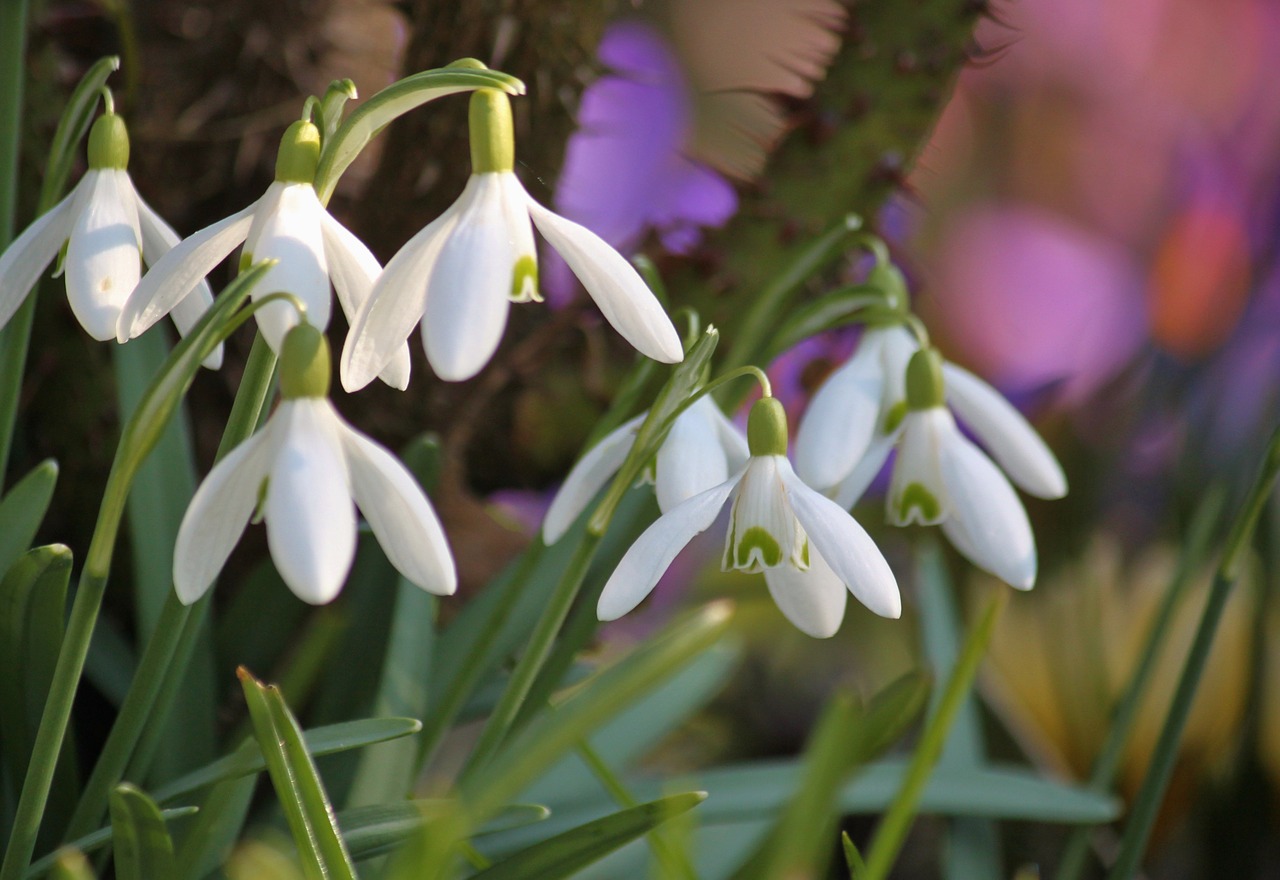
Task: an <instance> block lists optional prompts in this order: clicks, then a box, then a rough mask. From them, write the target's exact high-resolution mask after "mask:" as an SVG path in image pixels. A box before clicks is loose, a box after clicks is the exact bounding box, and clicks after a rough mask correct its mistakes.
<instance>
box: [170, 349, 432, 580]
mask: <svg viewBox="0 0 1280 880" xmlns="http://www.w3.org/2000/svg"><path fill="white" fill-rule="evenodd" d="M280 360H281V362H280V390H281V397H282V400H281V402H280V405H279V407H277V409H276V411H275V412H274V413H273V414H272V416H271V418H270V419H268V421H267V423H266V425H265V426H263V428H262V430H261V431H259V432H258V433H257V434H255V435H253V436H252V437H250V438H249V439H248V440H246V441H244V442H243V443H241V444H240V445H239V446H237V447H236V448H235V449H233V450H232V451H231V452H230V453H229V454H228V455H227V456H226V457H225V458H224V459H223V460H222V461H220V462H219V463H218V464H217V465H216V466H215V467H214V469H213V470H212V471H211V472H210V473H209V476H208V477H206V478H205V481H204V483H202V484H201V486H200V488H199V489H198V490H197V491H196V494H195V497H194V498H192V500H191V505H190V507H188V508H187V512H186V515H185V516H184V517H183V519H182V525H181V526H180V527H179V530H178V542H177V547H176V548H175V550H174V559H173V582H174V586H175V588H176V589H177V592H178V597H179V598H180V599H181V600H182V601H183V602H184V603H185V604H190V603H192V602H194V601H196V600H197V599H199V598H200V597H201V596H202V595H203V594H204V593H205V591H206V590H208V589H209V587H210V585H211V584H212V583H213V581H214V579H215V578H216V577H217V575H218V572H219V571H221V570H222V566H223V564H224V563H225V562H226V560H227V557H228V556H229V555H230V554H231V551H232V549H233V548H234V547H235V545H236V542H237V541H238V540H239V538H240V534H241V532H243V531H244V528H245V525H246V524H247V523H248V522H249V519H250V517H251V516H252V515H253V514H254V511H255V510H258V509H261V511H262V515H263V518H264V519H265V520H266V525H267V544H268V546H269V547H270V550H271V558H272V559H273V560H274V562H275V565H276V568H277V570H278V571H279V572H280V575H281V577H282V578H283V579H284V582H285V583H286V584H288V586H289V588H290V589H291V590H293V592H294V593H296V594H297V595H298V597H299V598H301V599H303V600H304V601H306V602H310V603H312V604H321V603H325V602H329V601H331V600H332V599H333V598H334V597H335V596H337V594H338V592H339V591H340V590H341V589H342V585H343V582H344V581H345V580H346V577H347V573H348V572H349V571H350V569H351V563H352V560H353V559H354V557H355V551H356V512H355V509H356V507H357V506H359V508H360V510H361V512H362V513H363V514H364V517H365V519H366V520H367V521H368V523H369V526H370V528H371V529H372V530H373V534H374V535H375V536H376V537H377V539H378V542H379V543H380V544H381V545H382V549H383V552H385V553H386V555H387V559H389V560H390V561H391V564H392V565H394V566H395V567H396V569H397V570H398V571H399V572H400V573H401V574H403V575H404V576H405V577H406V578H407V579H408V580H410V581H412V582H413V583H415V584H417V585H418V586H420V587H422V588H423V589H424V590H427V591H429V592H432V593H436V594H439V595H450V594H452V593H453V592H454V591H455V590H456V589H457V574H456V571H455V569H454V563H453V556H452V554H451V553H450V552H449V546H448V544H447V543H446V541H445V537H444V531H443V530H442V529H441V527H440V521H439V519H437V517H436V514H435V511H434V510H433V509H432V507H431V503H430V501H428V500H427V497H426V495H424V494H423V492H422V489H421V487H419V485H418V483H417V481H416V480H414V478H413V476H412V475H411V474H410V473H409V472H408V470H406V469H405V467H404V465H402V464H401V463H400V462H399V461H398V460H397V459H396V458H395V456H393V455H392V454H391V453H389V452H387V450H385V449H384V448H382V447H381V446H379V445H378V444H377V443H375V442H374V441H372V440H371V439H369V438H368V437H366V436H365V435H364V434H361V433H360V432H359V431H356V430H355V429H353V428H352V427H350V426H349V425H347V424H346V423H345V422H344V421H343V420H342V418H341V417H340V416H339V415H338V413H337V412H336V411H335V410H334V408H333V405H332V404H331V403H329V400H328V398H327V396H326V395H327V393H328V384H329V350H328V345H327V343H325V341H324V336H323V334H322V333H321V332H320V331H319V330H317V329H315V328H313V327H312V326H311V325H310V324H300V325H298V326H296V327H295V328H294V329H293V330H291V331H289V333H288V335H287V336H286V337H285V340H284V343H283V346H282V352H281V359H280Z"/></svg>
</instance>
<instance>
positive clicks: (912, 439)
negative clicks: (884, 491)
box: [885, 407, 956, 526]
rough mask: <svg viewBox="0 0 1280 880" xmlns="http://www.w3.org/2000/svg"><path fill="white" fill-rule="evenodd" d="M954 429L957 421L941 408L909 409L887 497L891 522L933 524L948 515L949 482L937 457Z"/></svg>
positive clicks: (899, 523) (904, 420) (903, 424)
mask: <svg viewBox="0 0 1280 880" xmlns="http://www.w3.org/2000/svg"><path fill="white" fill-rule="evenodd" d="M955 430H956V428H955V420H954V419H952V418H951V413H949V412H947V411H946V410H945V409H943V408H942V407H934V408H932V409H926V410H920V411H918V412H909V413H907V415H906V416H905V417H904V418H903V420H902V438H901V439H900V440H899V441H898V460H897V461H896V462H895V463H894V465H893V476H892V478H891V479H890V481H889V494H888V497H887V498H886V499H885V502H886V506H887V511H886V518H887V519H888V520H889V522H891V523H893V524H894V525H895V526H905V525H908V524H910V523H913V522H914V523H919V524H920V525H925V526H933V525H937V524H938V523H940V522H942V520H943V519H945V518H946V516H947V510H948V502H947V493H946V484H945V483H944V482H943V479H942V473H941V471H940V470H939V465H938V459H939V453H940V451H941V446H942V438H943V437H944V436H945V437H949V436H950V435H951V434H953V433H954V432H955Z"/></svg>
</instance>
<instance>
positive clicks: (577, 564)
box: [0, 531, 601, 880]
mask: <svg viewBox="0 0 1280 880" xmlns="http://www.w3.org/2000/svg"><path fill="white" fill-rule="evenodd" d="M600 540H601V538H600V535H597V534H594V533H592V532H590V531H588V532H587V534H585V535H584V536H583V537H582V543H580V544H579V545H578V546H577V548H576V549H575V550H574V552H573V556H572V557H571V558H570V559H569V562H568V563H567V564H566V565H565V569H564V574H563V575H562V576H561V578H560V582H559V583H558V584H557V585H556V588H555V591H554V592H552V594H551V596H550V597H549V598H548V600H547V606H546V608H545V609H543V612H542V616H541V617H539V618H538V623H537V626H536V627H535V628H534V631H533V635H531V636H530V637H529V644H528V645H527V646H526V647H525V649H524V653H523V654H521V655H520V660H519V662H518V663H516V668H515V671H514V672H512V673H511V680H510V681H509V682H508V683H507V687H506V689H504V690H503V692H502V696H501V697H499V698H498V705H497V706H495V707H494V710H493V713H492V714H491V715H490V716H489V720H488V721H486V722H485V725H484V729H483V730H482V731H481V732H480V739H479V741H477V742H476V746H475V748H474V749H472V751H471V755H470V756H469V757H468V758H467V763H466V766H464V767H463V768H462V774H461V776H460V777H459V778H460V779H461V780H463V781H465V780H466V779H467V778H469V777H470V776H471V775H473V774H474V773H475V772H476V771H477V770H478V769H480V768H481V767H483V766H484V765H485V763H486V762H487V761H488V760H489V759H490V758H492V757H493V755H494V753H495V752H496V751H497V749H498V747H499V746H501V745H502V741H503V739H505V738H506V736H507V733H508V732H509V731H510V730H511V725H512V723H513V722H514V721H515V720H516V717H517V716H518V715H519V714H520V708H521V707H522V706H523V705H524V701H525V698H526V697H527V696H528V695H529V691H530V689H531V688H532V687H533V683H534V681H535V680H536V679H537V677H538V673H539V672H540V671H541V670H542V666H543V664H544V663H545V662H546V660H547V657H548V655H549V654H550V653H551V647H552V645H553V644H554V642H555V638H556V634H557V633H559V632H560V627H561V625H562V624H563V623H564V620H565V618H566V617H567V616H568V615H569V609H570V608H571V607H573V600H574V599H576V598H577V597H578V591H579V589H581V587H582V581H583V579H584V578H586V575H587V569H588V568H589V567H590V566H591V560H592V559H593V558H594V557H595V554H596V548H597V547H599V546H600ZM0 880H2V878H0Z"/></svg>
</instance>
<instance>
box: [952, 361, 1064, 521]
mask: <svg viewBox="0 0 1280 880" xmlns="http://www.w3.org/2000/svg"><path fill="white" fill-rule="evenodd" d="M942 375H943V379H944V380H945V382H946V388H947V403H949V404H951V408H952V409H953V410H954V411H955V413H956V415H958V416H959V417H960V418H961V419H962V420H963V421H964V423H965V424H966V425H968V426H969V429H970V430H971V431H973V433H974V434H975V435H977V437H978V439H979V440H980V441H981V442H982V445H983V446H985V447H986V448H987V451H988V452H990V453H991V457H992V458H994V459H995V460H996V462H997V463H998V464H999V465H1000V467H1002V468H1003V469H1004V472H1005V473H1007V474H1008V475H1009V478H1010V479H1012V480H1013V481H1014V482H1015V483H1017V484H1018V485H1019V486H1021V487H1022V488H1023V489H1024V490H1026V491H1027V492H1028V493H1030V494H1031V495H1035V496H1036V497H1037V498H1050V499H1052V498H1061V497H1063V496H1064V495H1066V494H1067V477H1066V474H1064V473H1063V472H1062V465H1060V464H1058V459H1057V457H1055V456H1054V454H1053V452H1052V451H1051V450H1050V449H1049V447H1048V445H1047V444H1046V443H1045V442H1044V440H1042V439H1041V438H1040V435H1039V434H1038V433H1036V429H1035V428H1033V427H1031V423H1030V422H1028V421H1027V420H1026V419H1025V418H1024V417H1023V415H1022V413H1020V412H1018V410H1017V409H1016V408H1014V406H1013V405H1012V404H1010V403H1009V401H1007V400H1005V398H1004V395H1003V394H1001V393H1000V392H999V391H996V390H995V389H994V388H992V387H991V386H990V385H988V384H987V383H986V382H984V381H982V380H981V379H979V378H978V377H977V376H975V375H974V374H973V373H970V372H969V371H968V370H966V369H963V368H962V367H958V366H956V365H955V364H944V365H943V367H942Z"/></svg>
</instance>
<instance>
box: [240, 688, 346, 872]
mask: <svg viewBox="0 0 1280 880" xmlns="http://www.w3.org/2000/svg"><path fill="white" fill-rule="evenodd" d="M236 674H237V675H238V676H239V677H240V684H241V687H242V688H243V690H244V696H245V701H246V702H247V703H248V704H249V715H250V717H251V718H252V719H253V728H254V733H255V735H256V736H257V739H258V746H259V747H260V748H261V749H262V753H263V756H264V757H265V758H266V759H267V770H268V772H269V773H270V774H271V783H272V785H274V786H275V789H276V795H277V796H278V797H279V799H280V805H281V807H282V808H283V810H284V815H285V819H286V820H287V821H288V823H289V830H290V831H292V832H293V840H294V843H295V844H297V847H298V855H299V857H300V858H301V860H302V868H303V872H304V873H305V874H306V875H307V877H308V878H314V880H329V878H334V880H356V872H355V867H354V866H353V865H352V864H351V856H350V855H349V854H348V853H347V848H346V846H345V845H344V844H343V842H342V838H341V837H340V836H339V834H338V826H337V824H336V822H335V821H334V817H333V807H332V806H331V805H330V804H329V798H328V795H326V794H325V791H324V785H323V783H321V781H320V775H319V773H317V772H316V765H315V762H313V761H312V760H311V755H310V754H308V752H307V747H306V743H305V742H304V741H303V738H302V730H301V729H300V728H299V727H298V722H297V721H296V720H295V719H294V717H293V713H291V712H290V711H289V708H288V706H286V705H285V702H284V696H283V695H282V694H281V693H280V690H279V689H278V688H276V687H274V686H269V685H264V684H262V682H260V681H258V680H257V679H255V678H254V677H253V676H252V675H250V674H249V672H248V670H246V669H245V668H244V667H241V668H240V669H239V670H237V673H236Z"/></svg>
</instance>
